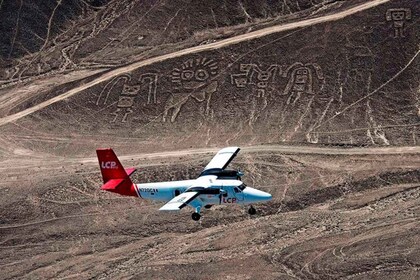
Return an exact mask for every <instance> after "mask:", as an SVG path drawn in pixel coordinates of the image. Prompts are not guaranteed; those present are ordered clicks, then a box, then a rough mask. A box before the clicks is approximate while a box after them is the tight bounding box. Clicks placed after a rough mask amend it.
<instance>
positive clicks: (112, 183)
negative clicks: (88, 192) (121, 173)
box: [101, 179, 125, 191]
mask: <svg viewBox="0 0 420 280" xmlns="http://www.w3.org/2000/svg"><path fill="white" fill-rule="evenodd" d="M124 180H125V179H110V180H109V181H108V182H106V183H105V184H104V185H102V187H101V190H104V191H110V190H115V189H116V188H117V187H118V186H119V185H120V184H121V183H122V182H124Z"/></svg>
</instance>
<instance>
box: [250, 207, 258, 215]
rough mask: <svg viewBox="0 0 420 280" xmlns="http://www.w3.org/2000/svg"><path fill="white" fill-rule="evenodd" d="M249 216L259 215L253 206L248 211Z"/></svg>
mask: <svg viewBox="0 0 420 280" xmlns="http://www.w3.org/2000/svg"><path fill="white" fill-rule="evenodd" d="M248 214H249V215H255V214H257V210H255V208H254V207H252V205H251V206H250V207H249V209H248Z"/></svg>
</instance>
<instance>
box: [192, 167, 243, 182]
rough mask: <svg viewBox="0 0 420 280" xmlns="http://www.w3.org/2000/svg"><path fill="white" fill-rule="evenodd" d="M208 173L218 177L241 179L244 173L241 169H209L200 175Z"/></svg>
mask: <svg viewBox="0 0 420 280" xmlns="http://www.w3.org/2000/svg"><path fill="white" fill-rule="evenodd" d="M206 175H215V176H217V179H227V180H229V179H231V180H241V176H243V175H244V173H242V172H241V171H239V170H222V169H208V170H204V171H203V172H201V174H200V177H201V176H206Z"/></svg>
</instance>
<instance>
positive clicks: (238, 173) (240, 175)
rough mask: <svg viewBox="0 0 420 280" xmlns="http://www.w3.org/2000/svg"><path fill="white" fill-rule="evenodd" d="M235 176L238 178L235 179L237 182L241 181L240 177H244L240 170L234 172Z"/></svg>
mask: <svg viewBox="0 0 420 280" xmlns="http://www.w3.org/2000/svg"><path fill="white" fill-rule="evenodd" d="M236 176H237V177H238V178H237V179H238V180H240V181H242V180H241V177H242V176H244V173H243V172H242V171H241V170H239V169H238V170H237V171H236Z"/></svg>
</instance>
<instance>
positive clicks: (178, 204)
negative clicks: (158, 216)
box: [159, 191, 199, 211]
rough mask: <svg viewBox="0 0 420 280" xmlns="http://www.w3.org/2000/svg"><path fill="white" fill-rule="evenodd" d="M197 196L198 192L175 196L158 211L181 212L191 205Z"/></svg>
mask: <svg viewBox="0 0 420 280" xmlns="http://www.w3.org/2000/svg"><path fill="white" fill-rule="evenodd" d="M198 195H199V193H198V192H194V191H191V192H188V191H187V192H183V193H181V194H180V195H177V196H175V197H174V198H172V199H171V200H170V201H169V202H167V203H166V204H165V205H163V206H162V207H161V208H160V209H159V210H162V211H177V210H181V209H182V208H184V207H185V206H187V205H188V204H189V203H191V202H192V201H193V200H194V199H195V198H196V197H197V196H198Z"/></svg>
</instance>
